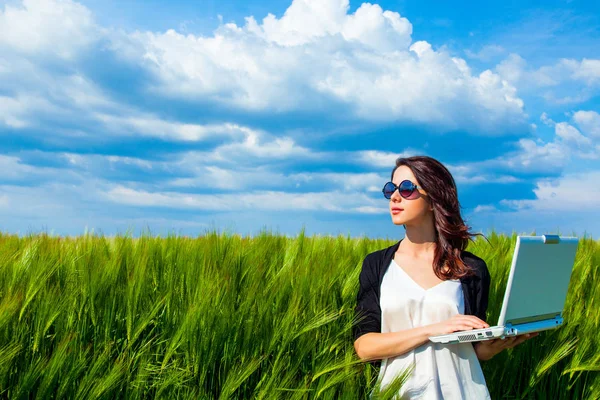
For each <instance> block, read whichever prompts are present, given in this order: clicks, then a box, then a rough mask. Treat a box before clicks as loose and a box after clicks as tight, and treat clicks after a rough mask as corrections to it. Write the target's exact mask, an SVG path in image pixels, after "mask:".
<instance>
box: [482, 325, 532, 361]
mask: <svg viewBox="0 0 600 400" xmlns="http://www.w3.org/2000/svg"><path fill="white" fill-rule="evenodd" d="M539 334H540V333H539V332H535V333H526V334H524V335H518V336H511V337H507V338H504V339H492V340H484V341H482V342H477V344H476V346H475V353H477V358H478V359H480V360H489V359H490V358H492V357H494V356H495V355H496V354H498V353H500V352H501V351H502V350H504V349H510V348H512V347H515V346H517V345H519V344H521V343H523V342H524V341H526V340H528V339H531V338H533V337H536V336H537V335H539Z"/></svg>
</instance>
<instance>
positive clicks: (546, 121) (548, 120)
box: [540, 112, 556, 127]
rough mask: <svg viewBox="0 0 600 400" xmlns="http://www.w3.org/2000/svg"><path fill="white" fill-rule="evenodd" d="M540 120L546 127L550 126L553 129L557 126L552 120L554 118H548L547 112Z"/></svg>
mask: <svg viewBox="0 0 600 400" xmlns="http://www.w3.org/2000/svg"><path fill="white" fill-rule="evenodd" d="M540 120H541V121H542V122H543V123H544V125H546V126H550V127H553V126H554V125H556V122H554V121H553V120H552V118H550V117H548V114H546V113H545V112H543V113H542V115H541V116H540Z"/></svg>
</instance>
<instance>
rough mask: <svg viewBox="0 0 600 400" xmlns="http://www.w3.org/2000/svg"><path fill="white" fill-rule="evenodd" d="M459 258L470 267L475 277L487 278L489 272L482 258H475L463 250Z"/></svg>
mask: <svg viewBox="0 0 600 400" xmlns="http://www.w3.org/2000/svg"><path fill="white" fill-rule="evenodd" d="M461 258H462V260H463V262H464V263H465V264H467V265H468V266H469V267H471V268H472V269H473V270H474V271H475V273H476V275H477V276H480V277H481V276H486V275H487V276H489V271H488V267H487V264H486V262H485V261H484V260H483V258H481V257H478V256H476V255H475V254H473V253H471V252H470V251H466V250H463V251H462V252H461Z"/></svg>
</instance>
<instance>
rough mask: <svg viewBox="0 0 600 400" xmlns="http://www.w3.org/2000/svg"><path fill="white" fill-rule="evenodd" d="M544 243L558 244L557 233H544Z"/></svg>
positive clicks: (558, 237)
mask: <svg viewBox="0 0 600 400" xmlns="http://www.w3.org/2000/svg"><path fill="white" fill-rule="evenodd" d="M544 243H545V244H558V243H560V236H558V235H544Z"/></svg>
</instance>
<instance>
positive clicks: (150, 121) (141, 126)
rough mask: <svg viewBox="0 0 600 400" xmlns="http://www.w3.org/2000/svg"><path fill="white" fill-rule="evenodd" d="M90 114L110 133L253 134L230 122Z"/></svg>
mask: <svg viewBox="0 0 600 400" xmlns="http://www.w3.org/2000/svg"><path fill="white" fill-rule="evenodd" d="M94 117H95V118H96V119H97V120H99V121H101V122H102V123H104V124H105V126H106V127H108V128H109V129H110V131H112V132H118V133H121V134H131V133H135V134H139V135H141V136H152V137H158V138H161V139H165V140H181V141H188V142H196V141H202V140H206V139H207V138H214V137H215V136H227V137H231V138H234V139H235V138H238V139H239V138H243V137H248V136H252V135H256V133H254V132H253V131H252V129H250V128H247V127H244V126H240V125H237V124H233V123H223V124H212V125H199V124H189V123H180V122H174V121H165V120H163V119H160V118H157V117H155V116H153V115H150V114H141V113H137V115H136V114H134V113H133V112H131V113H129V115H128V116H119V115H110V114H101V113H95V114H94Z"/></svg>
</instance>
